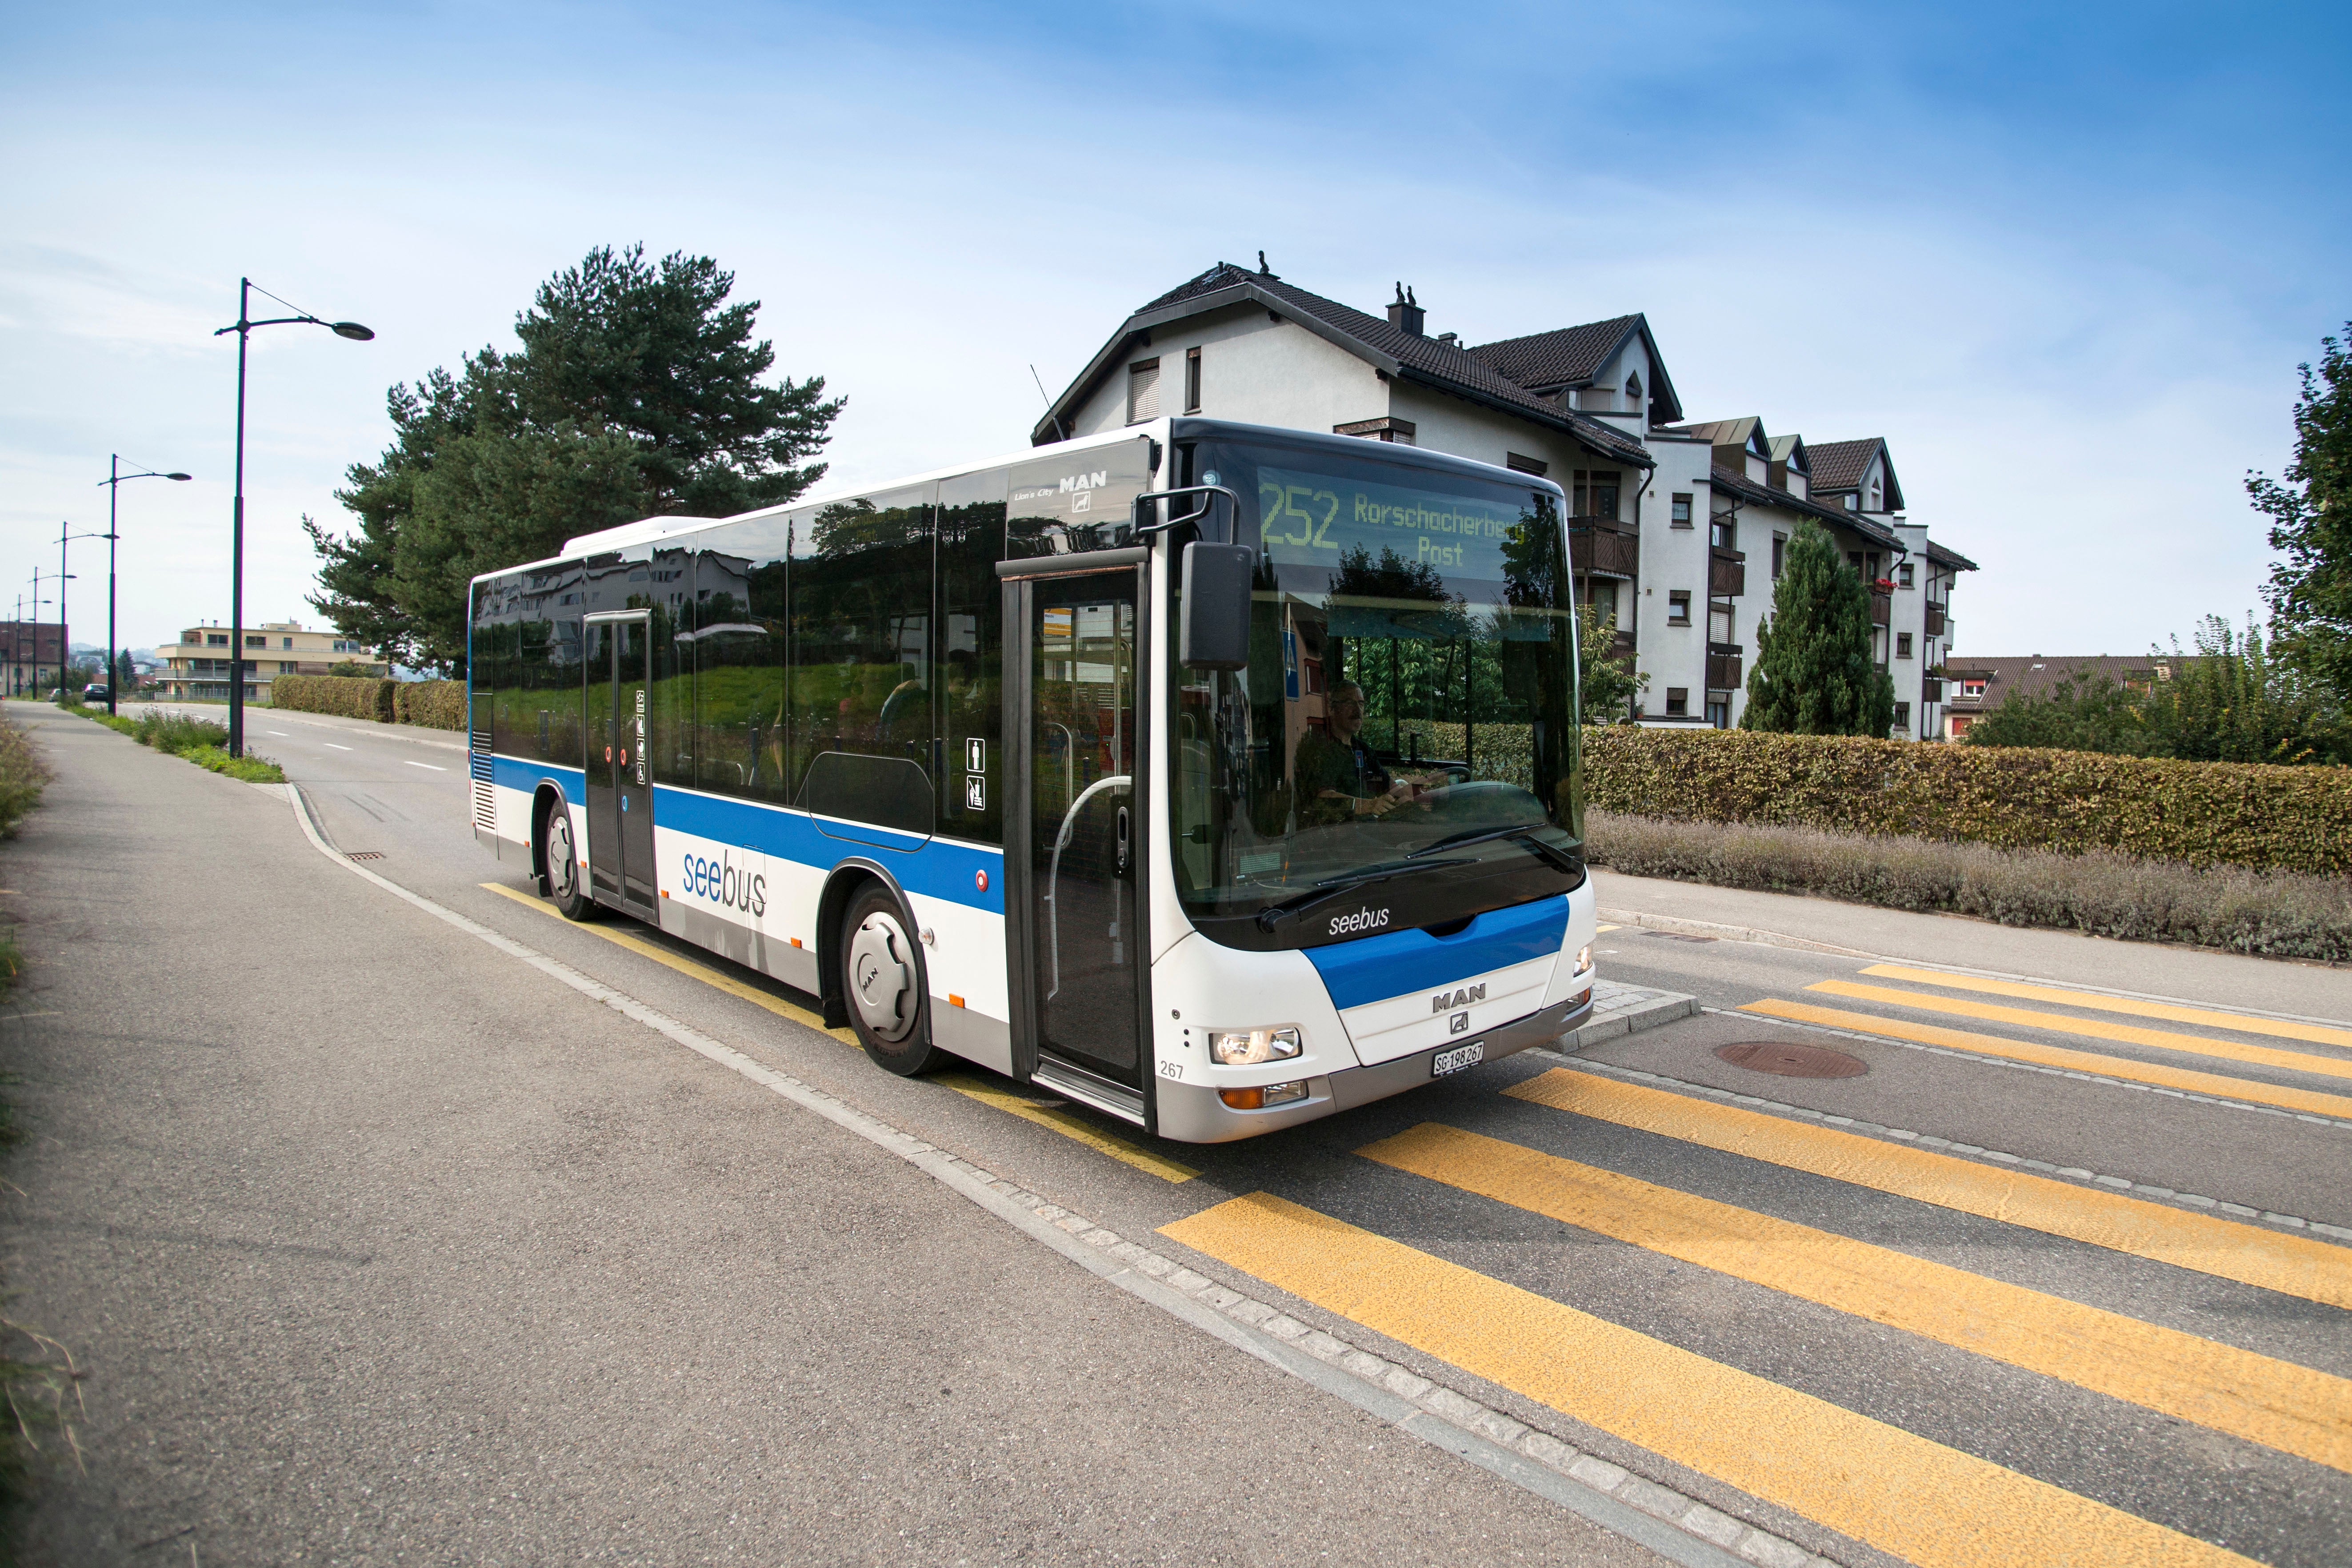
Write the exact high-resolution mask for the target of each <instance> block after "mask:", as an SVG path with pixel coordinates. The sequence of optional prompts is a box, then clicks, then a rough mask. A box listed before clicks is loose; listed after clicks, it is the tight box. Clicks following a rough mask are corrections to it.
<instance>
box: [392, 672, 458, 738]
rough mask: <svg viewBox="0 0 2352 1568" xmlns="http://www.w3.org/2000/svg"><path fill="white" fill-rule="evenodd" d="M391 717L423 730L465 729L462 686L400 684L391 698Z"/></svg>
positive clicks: (427, 682) (432, 682)
mask: <svg viewBox="0 0 2352 1568" xmlns="http://www.w3.org/2000/svg"><path fill="white" fill-rule="evenodd" d="M392 713H393V717H394V719H396V720H397V721H398V722H400V723H402V724H421V725H423V726H425V727H426V728H427V729H463V728H465V727H466V683H465V682H463V681H403V682H401V683H400V685H399V687H398V689H397V690H395V691H394V693H393V696H392Z"/></svg>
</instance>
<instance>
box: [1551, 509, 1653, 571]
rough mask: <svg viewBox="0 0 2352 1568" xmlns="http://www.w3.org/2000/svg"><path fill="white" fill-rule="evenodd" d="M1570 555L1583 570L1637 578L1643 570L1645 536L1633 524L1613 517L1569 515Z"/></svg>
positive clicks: (1572, 560)
mask: <svg viewBox="0 0 2352 1568" xmlns="http://www.w3.org/2000/svg"><path fill="white" fill-rule="evenodd" d="M1568 556H1569V561H1570V564H1571V565H1572V566H1573V567H1574V569H1575V570H1578V571H1580V572H1599V573H1600V574H1601V576H1603V577H1638V576H1640V575H1641V571H1642V536H1641V533H1640V531H1639V530H1637V529H1636V528H1634V527H1633V524H1631V523H1621V522H1619V521H1618V520H1617V519H1616V518H1614V517H1570V518H1569V519H1568Z"/></svg>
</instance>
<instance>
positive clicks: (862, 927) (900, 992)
mask: <svg viewBox="0 0 2352 1568" xmlns="http://www.w3.org/2000/svg"><path fill="white" fill-rule="evenodd" d="M835 951H837V952H838V953H840V955H841V994H842V996H843V998H845V1000H846V1001H847V1002H848V1004H849V1025H850V1028H852V1029H854V1030H856V1031H857V1043H858V1044H860V1045H862V1046H864V1047H865V1048H866V1055H867V1056H869V1057H871V1058H873V1060H874V1061H875V1063H876V1064H877V1066H880V1067H883V1068H885V1069H887V1070H888V1071H892V1072H895V1073H897V1074H898V1076H900V1077H901V1078H912V1077H913V1076H914V1075H915V1074H917V1073H919V1072H922V1071H927V1070H928V1069H929V1068H930V1067H931V1066H932V1065H933V1063H934V1062H935V1061H936V1060H937V1059H938V1057H939V1052H937V1051H933V1050H932V1049H931V1040H930V1034H931V1028H930V1025H931V1019H930V1009H929V1007H927V1006H926V1005H925V1001H924V996H923V992H924V982H923V960H922V957H921V956H920V955H919V953H917V952H916V950H915V941H914V938H913V937H912V936H909V935H908V930H907V920H906V915H905V912H904V911H902V910H901V909H900V908H899V907H898V900H897V899H896V898H893V897H892V896H891V895H890V893H889V891H888V890H887V888H884V887H882V886H881V885H879V884H878V883H877V884H874V885H870V886H868V887H867V888H866V890H865V891H864V892H862V893H860V894H858V895H857V896H856V898H853V899H851V900H850V902H849V912H848V914H846V915H844V916H843V917H842V922H841V941H840V943H839V944H838V946H836V948H835Z"/></svg>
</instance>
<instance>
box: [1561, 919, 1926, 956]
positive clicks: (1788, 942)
mask: <svg viewBox="0 0 2352 1568" xmlns="http://www.w3.org/2000/svg"><path fill="white" fill-rule="evenodd" d="M1597 913H1598V914H1599V915H1600V917H1601V919H1603V920H1606V921H1611V922H1612V923H1614V924H1616V925H1638V926H1640V927H1641V928H1642V929H1643V930H1644V931H1671V932H1674V933H1675V934H1676V935H1678V936H1716V937H1720V938H1722V939H1723V940H1724V941H1727V942H1761V943H1763V944H1764V945H1765V946H1769V947H1795V948H1799V949H1801V950H1802V951H1804V952H1807V953H1833V954H1835V955H1836V956H1839V957H1841V958H1872V959H1877V960H1881V961H1885V954H1883V953H1865V952H1864V951H1863V950H1862V949H1861V948H1859V947H1840V946H1835V945H1833V944H1832V943H1828V942H1814V941H1810V940H1808V939H1806V938H1805V937H1802V936H1789V935H1787V934H1786V933H1784V932H1780V931H1761V930H1759V929H1757V928H1756V927H1754V926H1750V925H1717V923H1716V922H1714V921H1712V920H1685V919H1683V918H1681V917H1680V916H1679V915H1642V914H1638V913H1636V912H1635V911H1633V910H1631V909H1603V910H1600V911H1597Z"/></svg>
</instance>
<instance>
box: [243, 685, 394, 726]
mask: <svg viewBox="0 0 2352 1568" xmlns="http://www.w3.org/2000/svg"><path fill="white" fill-rule="evenodd" d="M398 685H400V683H399V682H398V681H380V680H353V679H352V678H351V677H350V676H348V675H280V676H278V678H277V679H276V680H275V681H272V682H271V683H270V685H269V702H270V706H273V707H282V708H292V709H294V710H295V711H296V712H298V713H333V714H341V715H342V716H344V717H345V718H372V719H374V720H376V721H378V722H379V723H382V724H390V723H391V722H392V704H393V690H394V687H396V686H398Z"/></svg>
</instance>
